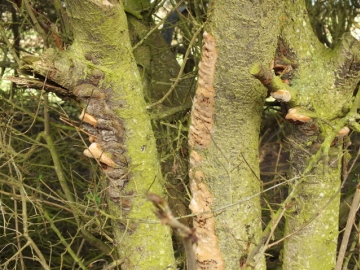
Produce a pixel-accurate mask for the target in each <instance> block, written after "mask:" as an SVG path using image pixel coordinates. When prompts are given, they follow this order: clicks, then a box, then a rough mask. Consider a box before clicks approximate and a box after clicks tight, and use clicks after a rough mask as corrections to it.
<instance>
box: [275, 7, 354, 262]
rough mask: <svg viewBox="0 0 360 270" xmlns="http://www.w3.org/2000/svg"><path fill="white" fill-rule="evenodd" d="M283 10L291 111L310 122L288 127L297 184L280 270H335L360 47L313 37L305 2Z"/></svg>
mask: <svg viewBox="0 0 360 270" xmlns="http://www.w3.org/2000/svg"><path fill="white" fill-rule="evenodd" d="M286 6H287V8H286V9H285V12H284V17H283V18H284V20H283V28H282V31H281V35H280V37H281V38H282V39H283V41H284V43H283V44H284V46H285V48H286V51H287V56H288V57H293V59H292V61H293V62H294V63H295V62H296V66H295V72H294V73H293V75H294V78H293V80H292V82H291V87H292V88H293V89H294V91H295V92H296V93H297V97H296V100H295V101H294V103H293V104H292V106H295V105H296V106H301V107H302V108H306V109H307V110H309V111H311V114H312V118H313V119H312V120H311V122H310V123H307V124H303V125H297V126H292V127H290V133H289V134H290V136H289V140H288V141H289V145H290V146H291V147H290V155H291V169H292V171H291V174H292V176H297V177H300V179H299V180H298V182H297V184H295V185H294V186H293V187H292V190H293V198H292V200H291V202H289V204H288V205H287V207H289V210H288V213H287V214H286V217H287V222H286V229H285V235H288V236H289V237H288V238H287V239H286V240H285V245H284V257H283V262H284V269H333V267H334V265H335V260H336V248H337V239H338V218H339V216H338V215H339V204H340V184H341V172H342V156H343V138H341V137H342V135H340V136H339V135H338V132H339V131H340V130H341V129H342V128H344V127H345V126H348V127H350V128H355V129H356V127H355V126H353V125H352V122H353V121H354V119H355V118H356V110H357V109H358V108H359V106H360V104H359V102H358V101H357V104H356V102H354V103H352V101H353V94H354V93H355V89H356V88H357V84H358V82H359V78H360V76H359V72H358V71H359V57H360V54H359V42H358V41H356V40H355V39H354V38H353V37H351V35H350V34H348V35H345V36H344V37H343V40H342V41H341V42H340V43H339V45H338V47H336V48H335V49H333V50H331V49H329V48H326V47H325V46H323V45H322V44H321V43H320V42H319V41H318V40H317V38H316V37H315V35H314V34H313V32H312V29H311V25H310V22H309V18H308V15H307V11H306V9H305V3H304V1H296V2H294V1H287V5H286ZM357 100H358V99H357ZM355 101H356V100H355ZM313 113H315V114H313ZM354 117H355V118H354ZM345 129H346V128H345Z"/></svg>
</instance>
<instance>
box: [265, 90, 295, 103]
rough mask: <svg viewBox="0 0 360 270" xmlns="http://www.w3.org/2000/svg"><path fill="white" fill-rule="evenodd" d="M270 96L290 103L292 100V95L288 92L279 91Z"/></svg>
mask: <svg viewBox="0 0 360 270" xmlns="http://www.w3.org/2000/svg"><path fill="white" fill-rule="evenodd" d="M270 95H271V96H272V97H273V98H275V99H276V100H279V101H283V102H289V101H290V99H291V94H290V92H289V91H288V90H277V91H275V92H271V93H270Z"/></svg>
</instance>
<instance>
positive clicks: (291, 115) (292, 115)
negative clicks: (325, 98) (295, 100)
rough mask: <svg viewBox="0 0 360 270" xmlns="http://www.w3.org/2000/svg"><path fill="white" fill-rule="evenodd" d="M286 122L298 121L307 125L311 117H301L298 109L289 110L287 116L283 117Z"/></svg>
mask: <svg viewBox="0 0 360 270" xmlns="http://www.w3.org/2000/svg"><path fill="white" fill-rule="evenodd" d="M285 119H287V120H293V121H299V122H303V123H308V122H310V121H311V117H309V116H307V115H303V114H301V113H300V112H299V110H298V108H291V109H289V111H288V113H287V115H286V116H285Z"/></svg>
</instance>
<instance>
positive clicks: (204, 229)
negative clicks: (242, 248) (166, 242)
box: [189, 32, 224, 269]
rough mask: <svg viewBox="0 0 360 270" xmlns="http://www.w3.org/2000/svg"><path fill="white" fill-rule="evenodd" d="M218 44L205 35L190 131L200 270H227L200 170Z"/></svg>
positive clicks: (211, 111)
mask: <svg viewBox="0 0 360 270" xmlns="http://www.w3.org/2000/svg"><path fill="white" fill-rule="evenodd" d="M215 45H216V42H215V38H214V37H213V36H212V35H210V34H209V33H207V32H205V33H204V45H203V48H202V54H201V61H200V64H199V79H198V86H197V89H196V93H195V98H194V103H193V107H192V111H191V125H190V129H189V146H190V150H191V153H190V171H189V176H190V190H191V193H192V198H191V201H190V206H189V207H190V209H191V211H192V212H193V214H194V215H195V217H194V220H193V226H194V228H195V230H196V234H197V237H198V242H197V244H196V245H195V246H194V251H195V255H196V260H197V269H224V261H223V259H222V256H221V253H220V250H219V247H218V238H217V236H216V234H215V218H214V214H213V213H212V212H211V206H212V204H213V201H214V196H213V194H212V193H211V191H210V189H209V187H208V186H207V184H206V182H205V177H206V175H205V173H204V172H203V170H202V169H201V164H202V162H203V157H202V152H203V150H205V149H206V148H208V147H209V146H210V143H211V133H212V132H213V125H214V120H213V115H214V97H215V88H214V75H215V64H216V59H217V56H218V54H217V51H216V47H215Z"/></svg>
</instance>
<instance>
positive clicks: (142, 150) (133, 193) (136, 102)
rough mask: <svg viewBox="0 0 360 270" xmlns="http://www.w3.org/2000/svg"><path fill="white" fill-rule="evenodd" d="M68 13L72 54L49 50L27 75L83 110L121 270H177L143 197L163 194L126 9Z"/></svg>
mask: <svg viewBox="0 0 360 270" xmlns="http://www.w3.org/2000/svg"><path fill="white" fill-rule="evenodd" d="M67 9H68V12H69V18H70V21H71V24H72V26H73V32H74V42H73V44H72V45H71V47H70V48H68V49H67V50H66V51H65V52H55V51H54V50H48V51H47V52H46V53H45V54H44V55H43V57H42V59H41V60H38V61H35V62H31V63H28V64H27V66H26V68H27V69H32V70H33V71H35V72H36V73H37V74H41V75H42V76H44V77H46V78H47V79H48V80H51V81H54V82H56V83H57V84H59V85H61V86H62V87H64V88H66V89H69V90H70V91H72V92H73V94H74V95H75V96H76V97H77V99H78V100H79V101H80V102H81V104H82V106H84V113H85V114H83V116H82V117H81V118H82V119H81V120H83V122H84V123H83V124H84V128H85V129H86V130H87V132H88V134H90V140H91V146H90V147H89V148H88V149H87V150H86V151H87V154H88V155H89V156H93V157H95V158H96V159H97V160H98V161H99V162H100V164H101V165H102V168H103V171H104V173H105V177H104V178H103V183H102V185H103V187H104V190H106V193H107V203H108V213H109V216H110V217H111V218H112V227H113V232H114V235H113V243H112V244H113V246H114V247H115V252H114V253H113V254H112V256H113V257H114V258H115V259H120V260H121V269H165V268H167V267H175V261H174V255H173V249H172V242H171V232H170V230H169V228H167V227H166V226H163V225H161V224H159V222H158V221H157V220H156V218H155V216H154V214H153V213H152V205H151V204H150V203H149V202H147V200H146V198H145V196H144V195H145V194H146V193H147V192H152V193H156V194H158V195H160V196H164V194H165V192H164V188H163V184H164V183H163V180H162V176H161V169H160V164H159V161H158V157H157V151H156V145H155V138H154V134H153V131H152V128H151V124H150V119H149V116H148V114H147V112H146V103H145V100H144V94H143V90H142V80H141V77H140V75H139V71H138V68H137V66H136V62H135V60H134V57H133V53H132V47H131V43H130V38H129V32H128V24H127V18H126V15H125V12H124V8H123V6H122V4H119V3H117V1H115V2H114V1H97V0H92V1H68V2H67ZM84 115H85V116H84ZM97 150H100V152H101V153H100V154H99V155H98V156H97V155H96V154H95V151H97Z"/></svg>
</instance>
